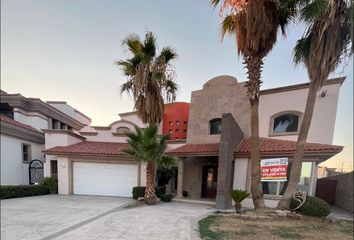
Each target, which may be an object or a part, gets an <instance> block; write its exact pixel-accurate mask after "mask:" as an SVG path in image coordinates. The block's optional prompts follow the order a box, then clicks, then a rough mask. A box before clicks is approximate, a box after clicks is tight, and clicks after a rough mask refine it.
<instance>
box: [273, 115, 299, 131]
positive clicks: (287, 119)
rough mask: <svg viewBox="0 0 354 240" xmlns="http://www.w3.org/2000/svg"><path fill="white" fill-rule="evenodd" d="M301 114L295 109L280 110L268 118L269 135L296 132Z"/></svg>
mask: <svg viewBox="0 0 354 240" xmlns="http://www.w3.org/2000/svg"><path fill="white" fill-rule="evenodd" d="M301 117H302V114H301V113H300V112H296V111H288V112H281V113H277V114H275V115H273V116H272V117H271V119H270V132H269V135H270V136H273V135H288V134H297V133H298V131H299V127H300V121H301Z"/></svg>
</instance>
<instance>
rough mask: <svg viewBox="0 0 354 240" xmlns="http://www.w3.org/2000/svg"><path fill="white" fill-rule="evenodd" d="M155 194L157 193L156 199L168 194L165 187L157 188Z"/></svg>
mask: <svg viewBox="0 0 354 240" xmlns="http://www.w3.org/2000/svg"><path fill="white" fill-rule="evenodd" d="M155 193H156V197H158V198H160V197H161V195H163V194H165V193H166V187H165V186H156V187H155Z"/></svg>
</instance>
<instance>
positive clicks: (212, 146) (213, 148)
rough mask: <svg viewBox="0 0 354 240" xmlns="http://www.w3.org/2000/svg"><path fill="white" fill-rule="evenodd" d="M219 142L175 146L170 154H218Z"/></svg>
mask: <svg viewBox="0 0 354 240" xmlns="http://www.w3.org/2000/svg"><path fill="white" fill-rule="evenodd" d="M219 145H220V144H219V143H206V144H186V145H183V146H180V147H178V148H175V149H173V150H171V151H169V152H168V153H169V154H170V155H174V154H177V155H181V154H182V155H188V156H189V155H191V156H192V155H200V154H203V155H218V154H219Z"/></svg>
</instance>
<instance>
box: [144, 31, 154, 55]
mask: <svg viewBox="0 0 354 240" xmlns="http://www.w3.org/2000/svg"><path fill="white" fill-rule="evenodd" d="M156 47H157V46H156V38H155V36H154V34H153V33H152V32H147V33H146V35H145V39H144V44H143V52H144V55H145V56H146V57H148V58H150V59H152V58H153V57H155V54H156Z"/></svg>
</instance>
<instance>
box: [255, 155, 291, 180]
mask: <svg viewBox="0 0 354 240" xmlns="http://www.w3.org/2000/svg"><path fill="white" fill-rule="evenodd" d="M287 171H288V158H270V159H262V160H261V172H262V174H261V181H262V182H272V181H273V182H284V181H287Z"/></svg>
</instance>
